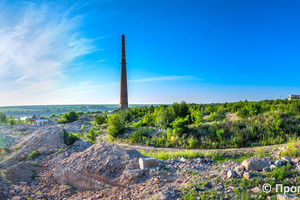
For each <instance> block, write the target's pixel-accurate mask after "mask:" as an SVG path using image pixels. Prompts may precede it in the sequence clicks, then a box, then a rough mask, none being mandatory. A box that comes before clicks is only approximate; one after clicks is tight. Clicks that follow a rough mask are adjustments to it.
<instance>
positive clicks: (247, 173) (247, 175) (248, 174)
mask: <svg viewBox="0 0 300 200" xmlns="http://www.w3.org/2000/svg"><path fill="white" fill-rule="evenodd" d="M243 177H244V178H246V179H250V178H251V174H250V173H249V172H244V174H243Z"/></svg>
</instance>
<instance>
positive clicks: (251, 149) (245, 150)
mask: <svg viewBox="0 0 300 200" xmlns="http://www.w3.org/2000/svg"><path fill="white" fill-rule="evenodd" d="M106 135H107V134H104V135H102V139H103V141H106V142H109V141H107V140H106V138H105V136H106ZM114 143H115V144H117V145H119V146H121V147H125V148H126V147H132V148H134V149H137V150H147V151H166V152H168V151H172V152H178V151H197V152H203V153H207V152H241V153H251V152H255V151H256V150H257V149H258V148H263V149H264V150H271V149H273V148H275V147H278V146H286V144H280V145H271V146H262V147H245V148H228V149H179V148H159V147H153V146H144V145H131V144H127V143H124V142H120V141H115V142H114Z"/></svg>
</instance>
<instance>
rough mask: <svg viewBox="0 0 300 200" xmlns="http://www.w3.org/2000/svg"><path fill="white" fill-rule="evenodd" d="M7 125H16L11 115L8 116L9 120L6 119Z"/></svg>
mask: <svg viewBox="0 0 300 200" xmlns="http://www.w3.org/2000/svg"><path fill="white" fill-rule="evenodd" d="M8 124H9V125H15V124H17V120H16V118H14V117H13V116H12V115H11V116H9V118H8Z"/></svg>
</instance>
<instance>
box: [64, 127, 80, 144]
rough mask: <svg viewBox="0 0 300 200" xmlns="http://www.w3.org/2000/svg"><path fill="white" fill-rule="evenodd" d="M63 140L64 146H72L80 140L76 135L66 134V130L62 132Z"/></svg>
mask: <svg viewBox="0 0 300 200" xmlns="http://www.w3.org/2000/svg"><path fill="white" fill-rule="evenodd" d="M63 140H64V144H66V145H68V146H72V145H73V144H74V143H75V142H76V141H77V140H80V138H79V137H78V136H77V135H75V134H73V133H71V132H69V133H68V132H67V131H66V130H64V133H63Z"/></svg>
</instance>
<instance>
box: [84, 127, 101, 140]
mask: <svg viewBox="0 0 300 200" xmlns="http://www.w3.org/2000/svg"><path fill="white" fill-rule="evenodd" d="M85 136H86V137H87V139H88V140H87V141H88V142H90V143H92V144H95V143H96V139H97V136H98V134H97V132H96V130H95V128H94V127H93V128H91V129H90V130H89V132H88V133H86V134H85Z"/></svg>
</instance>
